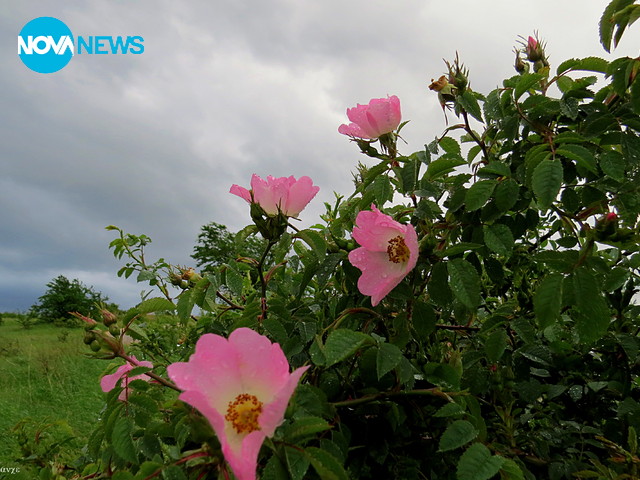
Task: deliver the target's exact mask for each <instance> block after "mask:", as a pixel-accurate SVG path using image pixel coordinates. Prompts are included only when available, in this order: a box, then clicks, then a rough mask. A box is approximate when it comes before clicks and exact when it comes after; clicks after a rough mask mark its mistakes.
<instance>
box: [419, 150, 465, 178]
mask: <svg viewBox="0 0 640 480" xmlns="http://www.w3.org/2000/svg"><path fill="white" fill-rule="evenodd" d="M466 163H467V162H465V161H464V159H463V158H462V157H461V156H460V155H450V154H447V155H443V156H442V157H440V158H438V159H437V160H434V161H433V162H431V163H430V164H429V166H428V167H427V173H426V174H425V176H426V178H427V179H428V180H435V179H436V178H439V177H442V176H443V175H446V174H447V173H449V172H451V171H453V169H454V168H456V167H458V166H460V165H465V164H466Z"/></svg>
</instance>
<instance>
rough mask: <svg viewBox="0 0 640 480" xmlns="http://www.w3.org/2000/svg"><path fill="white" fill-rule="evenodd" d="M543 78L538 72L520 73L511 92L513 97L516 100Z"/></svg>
mask: <svg viewBox="0 0 640 480" xmlns="http://www.w3.org/2000/svg"><path fill="white" fill-rule="evenodd" d="M543 78H544V75H542V74H540V73H524V74H522V75H520V78H519V79H518V83H517V85H516V88H515V91H514V93H513V95H514V97H515V99H516V100H518V99H519V98H520V97H521V96H522V95H523V94H524V93H525V92H526V91H528V90H530V89H531V88H533V87H534V86H535V85H536V84H540V80H542V79H543Z"/></svg>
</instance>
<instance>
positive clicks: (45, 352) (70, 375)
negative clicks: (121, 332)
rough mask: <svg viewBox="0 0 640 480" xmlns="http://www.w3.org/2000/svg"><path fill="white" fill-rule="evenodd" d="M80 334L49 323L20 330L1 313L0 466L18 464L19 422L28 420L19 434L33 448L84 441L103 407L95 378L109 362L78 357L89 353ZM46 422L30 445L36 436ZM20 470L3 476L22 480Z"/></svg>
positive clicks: (21, 460)
mask: <svg viewBox="0 0 640 480" xmlns="http://www.w3.org/2000/svg"><path fill="white" fill-rule="evenodd" d="M65 331H66V332H68V334H65V333H64V332H65ZM82 334H83V330H82V329H81V328H70V329H66V328H60V327H55V326H53V325H34V326H33V327H32V328H30V329H24V328H22V326H21V325H20V324H19V323H18V322H17V321H16V320H15V319H12V318H7V317H6V315H5V319H4V322H3V324H2V325H0V412H1V413H0V438H2V442H0V467H5V468H6V467H21V466H23V465H24V462H25V458H24V456H25V453H24V452H23V451H21V449H20V445H19V443H18V440H17V436H16V432H15V431H14V426H15V425H16V424H18V422H20V421H21V420H23V419H30V421H29V422H28V423H27V424H26V428H25V429H24V431H25V433H26V434H27V435H28V436H29V437H30V442H31V443H34V444H36V443H41V444H42V445H45V444H46V443H47V442H48V443H52V441H53V440H62V438H58V437H61V436H71V435H76V436H79V437H86V436H87V435H88V434H89V433H90V432H91V431H92V428H93V424H94V423H95V421H96V418H97V417H98V415H99V411H100V409H101V408H102V405H103V393H102V391H101V389H100V385H99V379H100V376H101V374H102V372H103V371H104V369H105V368H106V367H107V365H108V363H109V362H106V361H101V360H94V359H90V358H86V357H85V356H84V355H83V354H84V353H86V352H88V351H89V349H88V348H87V347H86V346H85V345H84V344H83V343H82ZM65 336H66V338H65ZM64 422H67V423H68V427H69V428H68V427H67V426H66V425H65V424H64ZM50 424H54V426H53V427H49V428H46V429H44V433H43V434H42V435H41V436H39V437H38V442H35V437H36V432H37V431H38V430H41V429H42V427H44V426H46V425H50ZM21 470H22V472H21V473H22V474H17V475H9V476H5V477H4V478H10V479H12V480H19V479H21V478H28V477H26V476H25V474H26V471H25V470H26V469H25V468H22V469H21ZM0 478H2V474H0Z"/></svg>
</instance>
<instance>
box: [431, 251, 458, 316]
mask: <svg viewBox="0 0 640 480" xmlns="http://www.w3.org/2000/svg"><path fill="white" fill-rule="evenodd" d="M427 291H428V292H429V296H430V297H431V298H432V299H433V301H434V302H436V303H437V304H438V305H441V306H446V305H449V304H450V303H451V300H453V295H452V293H451V289H450V288H449V276H448V273H447V264H446V263H445V262H438V263H436V264H435V265H434V266H433V268H432V269H431V277H430V278H429V283H428V284H427Z"/></svg>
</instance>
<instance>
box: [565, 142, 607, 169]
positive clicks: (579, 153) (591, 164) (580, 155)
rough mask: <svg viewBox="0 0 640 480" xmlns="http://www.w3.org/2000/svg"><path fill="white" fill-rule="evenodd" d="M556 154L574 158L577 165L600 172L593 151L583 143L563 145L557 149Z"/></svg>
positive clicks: (570, 158)
mask: <svg viewBox="0 0 640 480" xmlns="http://www.w3.org/2000/svg"><path fill="white" fill-rule="evenodd" d="M556 155H561V156H563V157H565V158H568V159H569V160H573V161H575V162H576V164H577V165H579V166H581V167H583V168H586V169H587V170H589V171H590V172H593V173H598V169H597V168H596V160H595V158H594V157H593V153H591V152H590V151H589V150H588V149H586V148H585V147H583V146H581V145H573V144H569V145H561V146H560V147H558V148H557V149H556Z"/></svg>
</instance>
